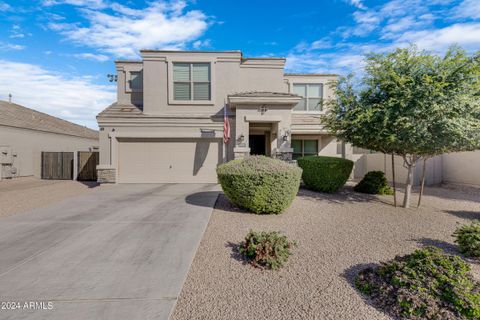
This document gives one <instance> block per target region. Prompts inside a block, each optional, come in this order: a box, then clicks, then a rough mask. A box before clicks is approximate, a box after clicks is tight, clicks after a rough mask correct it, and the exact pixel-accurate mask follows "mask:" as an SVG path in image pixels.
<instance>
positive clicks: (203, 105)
mask: <svg viewBox="0 0 480 320" xmlns="http://www.w3.org/2000/svg"><path fill="white" fill-rule="evenodd" d="M141 55H142V61H139V62H127V61H118V62H117V63H116V67H117V72H118V83H117V84H118V103H119V104H131V103H139V104H142V105H143V112H144V114H145V115H147V116H148V117H145V118H126V119H102V118H99V127H100V130H101V131H100V167H101V168H106V169H107V170H108V169H110V168H111V169H115V168H117V164H118V159H116V157H118V137H121V136H123V137H126V136H135V137H137V138H170V137H178V138H199V137H201V131H202V130H212V131H213V132H214V134H215V137H216V138H221V137H222V135H223V108H224V106H225V105H226V104H228V97H229V95H231V94H234V93H240V92H249V91H268V92H284V93H288V92H290V90H291V87H292V85H293V84H294V83H323V84H324V98H325V99H326V100H328V99H331V98H332V97H333V92H332V91H331V89H330V87H329V86H328V83H329V82H330V81H332V80H334V79H336V77H335V76H331V75H316V76H298V75H285V74H284V65H285V59H277V58H244V57H242V54H241V52H238V51H234V52H169V51H148V50H146V51H142V52H141ZM174 62H209V63H210V65H211V96H212V99H211V100H210V101H193V102H192V101H188V102H182V101H174V100H173V99H172V96H173V94H172V93H173V83H172V81H171V79H172V78H173V72H172V69H173V63H174ZM140 70H142V72H143V92H142V93H132V92H129V91H128V83H127V80H128V78H129V72H131V71H140ZM139 95H140V97H139ZM258 107H259V105H256V106H248V107H245V108H238V107H237V108H233V107H231V108H229V115H230V125H231V140H230V142H229V143H228V144H227V146H226V150H225V152H226V158H225V160H231V159H233V158H234V148H235V145H236V142H237V139H238V137H239V136H240V135H241V134H243V135H244V136H245V138H246V141H245V143H246V145H247V146H248V135H249V129H248V128H249V124H250V123H254V122H256V121H261V119H260V120H251V119H250V120H248V121H247V120H246V117H250V118H252V117H253V118H255V117H258V116H261V114H260V112H259V110H258ZM291 107H292V106H288V107H287V106H274V105H269V106H268V109H269V110H268V112H267V113H266V114H265V116H269V117H270V116H273V117H274V118H279V119H278V120H274V121H271V119H270V120H268V119H267V120H266V122H267V123H269V125H271V131H270V134H271V141H269V142H270V143H271V145H270V146H271V152H272V153H273V152H275V150H283V151H282V152H287V151H285V150H290V149H291V148H290V138H291V136H289V140H288V141H286V142H285V141H283V140H280V139H277V137H280V136H282V135H283V134H284V133H285V132H286V131H288V133H289V134H306V135H309V136H310V137H312V136H314V137H316V138H317V139H319V141H320V143H319V146H320V154H324V155H334V156H336V155H337V154H336V140H335V139H334V138H333V137H329V136H327V135H325V133H326V132H325V131H324V130H323V128H322V126H321V124H320V121H319V115H320V113H319V112H316V113H308V112H307V113H298V114H297V113H296V112H293V113H292V111H291ZM240 109H241V111H239V110H240ZM323 112H324V111H323ZM223 147H224V146H223V144H222V148H223ZM222 152H223V150H222Z"/></svg>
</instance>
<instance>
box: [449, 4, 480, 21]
mask: <svg viewBox="0 0 480 320" xmlns="http://www.w3.org/2000/svg"><path fill="white" fill-rule="evenodd" d="M454 17H456V18H473V19H480V1H479V0H464V1H463V2H462V3H461V4H460V5H459V6H458V7H457V8H456V9H455V10H454Z"/></svg>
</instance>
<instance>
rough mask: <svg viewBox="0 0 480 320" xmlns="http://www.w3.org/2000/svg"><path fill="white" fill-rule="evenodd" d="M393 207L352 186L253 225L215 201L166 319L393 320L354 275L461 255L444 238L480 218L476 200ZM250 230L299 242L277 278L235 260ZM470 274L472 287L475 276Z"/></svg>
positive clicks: (436, 192)
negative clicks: (414, 258) (424, 253)
mask: <svg viewBox="0 0 480 320" xmlns="http://www.w3.org/2000/svg"><path fill="white" fill-rule="evenodd" d="M402 196H403V194H398V195H397V197H398V199H401V197H402ZM415 201H416V198H415V197H414V198H413V202H412V203H416V202H415ZM391 203H392V197H391V196H370V195H365V194H360V193H355V192H353V190H352V188H351V186H347V187H346V188H345V189H344V190H343V191H341V192H340V193H338V194H324V193H317V192H312V191H308V190H305V189H300V192H299V194H298V196H297V198H296V199H295V200H294V202H293V204H292V206H291V207H290V208H289V209H288V210H286V211H285V212H284V213H283V214H280V215H255V214H250V213H247V212H245V211H243V210H240V209H237V208H234V207H233V206H232V205H231V204H230V203H229V201H228V200H227V199H226V198H225V196H223V195H220V197H219V199H218V201H217V204H216V207H215V210H214V212H213V215H212V217H211V220H210V223H209V225H208V228H207V231H206V233H205V235H204V237H203V240H202V242H201V244H200V247H199V249H198V251H197V254H196V256H195V259H194V261H193V264H192V266H191V268H190V271H189V274H188V278H187V280H186V283H185V285H184V287H183V291H182V293H181V296H180V298H179V299H178V302H177V306H176V309H175V311H174V314H173V319H368V320H373V319H390V317H389V316H387V315H385V314H384V313H382V312H381V311H379V310H377V309H376V308H375V307H373V306H371V305H370V304H369V302H368V300H365V299H364V298H363V296H362V295H361V294H360V293H359V292H358V291H357V290H356V289H355V288H354V284H353V279H354V277H355V276H356V274H357V273H358V271H359V270H361V269H363V268H364V267H365V266H367V265H369V264H376V263H378V262H380V261H386V260H390V259H392V258H394V257H395V256H396V255H401V254H402V255H403V254H407V253H411V252H412V251H413V250H414V249H416V248H419V247H423V246H437V247H440V248H441V249H443V250H445V251H446V252H448V253H453V254H459V252H458V249H457V247H456V246H455V245H454V243H453V238H452V237H451V234H452V233H453V231H454V230H455V229H456V228H457V227H458V226H459V225H462V224H465V223H468V222H470V221H471V220H473V219H477V218H480V191H479V190H478V189H471V188H458V187H451V186H450V187H449V186H444V187H436V188H427V189H426V195H425V197H424V202H423V205H422V207H421V208H420V209H416V208H411V209H408V210H405V209H403V208H394V207H393V206H391V205H390V204H391ZM250 229H254V230H265V231H268V230H278V231H282V232H283V233H284V234H286V235H287V236H288V237H289V239H292V240H296V241H298V247H297V248H295V249H294V250H293V255H292V256H291V257H290V259H289V260H288V262H287V264H286V266H285V267H284V268H282V269H280V270H279V271H270V270H264V271H262V270H260V269H256V268H254V267H252V266H251V265H250V264H248V263H247V262H246V261H245V260H244V259H243V257H242V256H240V255H239V254H238V253H237V251H236V248H237V246H238V244H239V243H240V242H241V241H242V240H243V239H244V237H245V235H246V234H247V233H248V231H249V230H250ZM469 261H470V262H472V261H471V260H469ZM472 268H473V274H474V275H475V276H476V277H479V276H480V266H479V265H478V264H476V263H473V262H472Z"/></svg>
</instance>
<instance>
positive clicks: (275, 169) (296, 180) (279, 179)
mask: <svg viewBox="0 0 480 320" xmlns="http://www.w3.org/2000/svg"><path fill="white" fill-rule="evenodd" d="M217 175H218V180H219V182H220V185H221V186H222V189H223V192H224V193H225V195H226V196H227V198H228V199H229V200H230V202H232V203H233V204H235V205H236V206H238V207H241V208H244V209H247V210H249V211H251V212H254V213H281V212H283V211H284V210H285V209H286V208H288V207H289V206H290V204H291V203H292V201H293V199H294V198H295V196H296V195H297V192H298V188H299V187H300V177H301V175H302V169H300V168H299V167H297V166H296V165H293V164H289V163H287V162H285V161H281V160H277V159H272V158H268V157H265V156H250V157H246V158H244V159H236V160H232V161H230V162H227V163H224V164H222V165H220V166H218V168H217Z"/></svg>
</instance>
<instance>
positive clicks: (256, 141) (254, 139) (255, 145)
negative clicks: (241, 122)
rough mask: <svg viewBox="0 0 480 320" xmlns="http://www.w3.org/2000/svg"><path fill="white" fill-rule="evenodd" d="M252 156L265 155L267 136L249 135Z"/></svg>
mask: <svg viewBox="0 0 480 320" xmlns="http://www.w3.org/2000/svg"><path fill="white" fill-rule="evenodd" d="M248 140H249V142H250V154H251V155H263V156H264V155H265V135H264V134H261V135H260V134H258V135H257V134H253V135H249V137H248Z"/></svg>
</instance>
